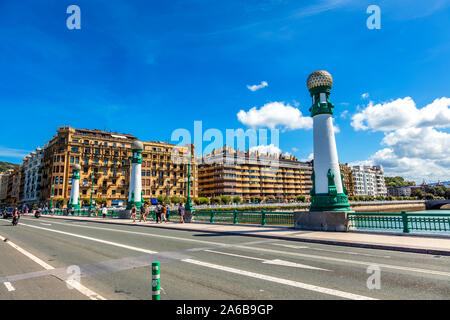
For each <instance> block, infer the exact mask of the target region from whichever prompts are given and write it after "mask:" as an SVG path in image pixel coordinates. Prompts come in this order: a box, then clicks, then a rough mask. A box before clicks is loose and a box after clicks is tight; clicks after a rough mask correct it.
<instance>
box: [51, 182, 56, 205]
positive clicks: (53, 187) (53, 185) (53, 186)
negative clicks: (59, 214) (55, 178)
mask: <svg viewBox="0 0 450 320" xmlns="http://www.w3.org/2000/svg"><path fill="white" fill-rule="evenodd" d="M54 190H55V184H54V183H53V184H52V195H51V196H50V209H53V191H54Z"/></svg>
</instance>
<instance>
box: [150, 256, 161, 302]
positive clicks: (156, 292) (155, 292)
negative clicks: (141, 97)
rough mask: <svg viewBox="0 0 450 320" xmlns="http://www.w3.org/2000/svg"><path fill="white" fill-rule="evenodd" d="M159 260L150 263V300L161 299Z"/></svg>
mask: <svg viewBox="0 0 450 320" xmlns="http://www.w3.org/2000/svg"><path fill="white" fill-rule="evenodd" d="M160 280H161V279H160V270H159V261H155V262H153V263H152V300H161V282H160Z"/></svg>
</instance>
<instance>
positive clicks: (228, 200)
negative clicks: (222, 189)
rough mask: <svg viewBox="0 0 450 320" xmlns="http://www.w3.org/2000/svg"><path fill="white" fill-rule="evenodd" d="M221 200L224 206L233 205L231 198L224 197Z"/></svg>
mask: <svg viewBox="0 0 450 320" xmlns="http://www.w3.org/2000/svg"><path fill="white" fill-rule="evenodd" d="M221 200H222V203H224V204H229V203H231V197H230V196H222V197H221Z"/></svg>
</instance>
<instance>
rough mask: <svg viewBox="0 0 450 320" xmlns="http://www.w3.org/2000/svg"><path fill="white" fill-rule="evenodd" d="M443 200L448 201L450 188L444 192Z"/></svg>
mask: <svg viewBox="0 0 450 320" xmlns="http://www.w3.org/2000/svg"><path fill="white" fill-rule="evenodd" d="M445 198H446V199H447V200H450V188H447V189H446V191H445Z"/></svg>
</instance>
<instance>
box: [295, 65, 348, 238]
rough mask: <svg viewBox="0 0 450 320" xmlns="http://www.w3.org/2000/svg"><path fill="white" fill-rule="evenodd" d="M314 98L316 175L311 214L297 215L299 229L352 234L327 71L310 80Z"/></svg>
mask: <svg viewBox="0 0 450 320" xmlns="http://www.w3.org/2000/svg"><path fill="white" fill-rule="evenodd" d="M307 85H308V90H309V92H310V94H311V97H312V106H311V108H310V109H309V111H310V112H311V117H312V118H313V134H314V172H313V174H312V176H311V180H312V182H313V186H312V189H311V191H310V195H311V206H310V210H309V212H304V213H300V212H298V213H296V214H295V218H294V219H295V228H297V229H308V230H321V231H348V230H349V223H348V217H347V212H349V211H351V209H350V206H349V203H348V197H347V190H346V189H345V187H344V184H343V176H342V174H341V171H340V168H339V160H338V153H337V148H336V140H335V136H334V127H333V117H332V116H333V110H334V105H333V104H332V103H331V102H330V93H331V87H332V85H333V78H332V77H331V74H329V73H328V72H327V71H324V70H317V71H314V72H313V73H311V74H310V76H309V77H308V80H307Z"/></svg>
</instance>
